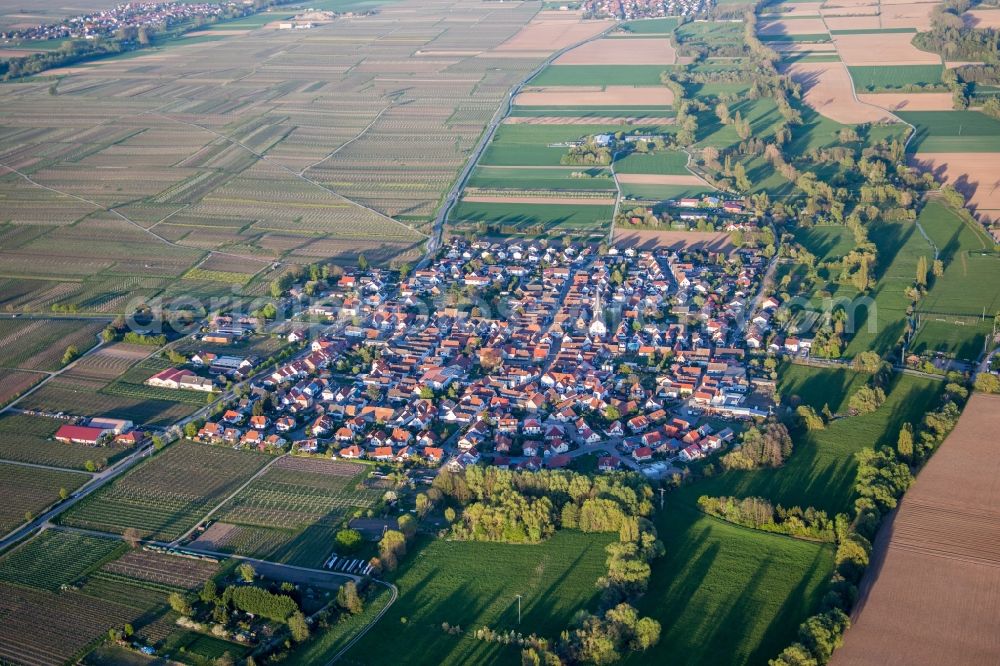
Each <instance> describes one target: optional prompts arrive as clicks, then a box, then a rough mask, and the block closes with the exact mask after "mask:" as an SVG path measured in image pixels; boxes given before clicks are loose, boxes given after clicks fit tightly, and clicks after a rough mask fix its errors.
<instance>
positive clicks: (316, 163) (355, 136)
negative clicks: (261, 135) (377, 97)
mask: <svg viewBox="0 0 1000 666" xmlns="http://www.w3.org/2000/svg"><path fill="white" fill-rule="evenodd" d="M394 106H396V102H395V101H391V102H389V104H388V105H387V106H386V107H385V108H383V109H382V110H381V111H379V112H378V115H376V116H375V117H374V118H373V119H372V121H371V122H370V123H368V125H366V126H365V128H364V129H363V130H361V131H360V132H358V133H357V134H356V135H354V136H353V137H352V138H350V139H348V140H347V141H345V142H344V143H342V144H340V145H339V146H337V147H336V148H335V149H334V150H333V152H331V153H330V154H329V155H327V156H326V157H324V158H323V159H321V160H319V161H318V162H313V163H312V164H310V165H309V166H307V167H305V168H304V169H302V170H301V171H299V175H300V176H304V175H305V174H306V171H309V169H312V168H314V167H318V166H319V165H320V164H322V163H323V162H326V161H327V160H328V159H330V158H331V157H333V156H334V155H336V154H337V153H339V152H340V151H341V150H343V149H344V148H347V147H348V146H349V145H351V144H352V143H354V142H355V141H357V140H358V139H360V138H361V137H363V136H364V135H365V134H367V133H368V130H370V129H371V128H372V127H374V126H375V123H377V122H378V121H379V118H381V117H382V116H383V114H385V112H386V111H388V110H389V109H391V108H392V107H394Z"/></svg>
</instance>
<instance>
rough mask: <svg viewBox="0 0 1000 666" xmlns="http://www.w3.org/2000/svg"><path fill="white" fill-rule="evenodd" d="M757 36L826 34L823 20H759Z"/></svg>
mask: <svg viewBox="0 0 1000 666" xmlns="http://www.w3.org/2000/svg"><path fill="white" fill-rule="evenodd" d="M757 34H758V35H822V34H826V25H824V24H823V19H818V18H798V19H794V20H791V21H782V20H780V19H779V20H777V21H771V20H761V22H760V23H758V24H757Z"/></svg>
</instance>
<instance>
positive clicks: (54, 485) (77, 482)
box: [0, 463, 90, 535]
mask: <svg viewBox="0 0 1000 666" xmlns="http://www.w3.org/2000/svg"><path fill="white" fill-rule="evenodd" d="M89 478H90V477H89V476H87V475H86V474H80V473H78V472H63V471H59V470H54V469H41V468H38V467H26V466H24V465H15V464H11V463H0V496H2V497H3V498H4V501H3V503H2V504H0V535H2V534H6V533H7V532H9V531H10V530H12V529H14V528H15V527H17V526H18V525H20V524H21V523H23V522H25V521H26V520H27V519H28V517H29V516H36V515H38V513H39V512H40V511H42V509H45V508H46V507H47V506H49V505H50V504H52V503H54V502H56V501H57V500H58V499H59V493H60V491H62V490H65V491H66V492H67V493H71V492H73V491H74V490H76V489H77V488H79V487H80V486H82V485H83V484H84V483H85V482H86V481H87V480H88V479H89Z"/></svg>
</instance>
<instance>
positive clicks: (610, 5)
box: [581, 0, 710, 20]
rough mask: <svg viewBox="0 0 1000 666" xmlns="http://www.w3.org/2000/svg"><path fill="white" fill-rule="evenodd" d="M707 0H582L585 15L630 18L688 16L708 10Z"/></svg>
mask: <svg viewBox="0 0 1000 666" xmlns="http://www.w3.org/2000/svg"><path fill="white" fill-rule="evenodd" d="M709 7H710V3H709V1H708V0H584V2H583V4H582V7H581V8H582V9H583V11H584V13H585V14H586V15H587V16H591V17H595V18H604V17H610V18H616V19H622V20H632V19H641V18H657V17H660V16H690V15H694V14H700V13H703V12H706V11H708V9H709Z"/></svg>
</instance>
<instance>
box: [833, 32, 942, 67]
mask: <svg viewBox="0 0 1000 666" xmlns="http://www.w3.org/2000/svg"><path fill="white" fill-rule="evenodd" d="M912 39H913V35H912V34H911V33H907V32H888V33H885V32H883V33H873V34H866V35H834V36H833V41H834V43H835V44H836V45H837V51H839V52H840V59H841V60H843V61H844V64H845V65H848V66H849V67H855V66H865V65H868V66H883V67H884V66H888V65H937V64H940V63H941V56H939V55H938V54H936V53H928V52H927V51H921V50H920V49H918V48H917V47H916V46H914V45H913V44H911V43H910V41H911V40H912Z"/></svg>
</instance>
